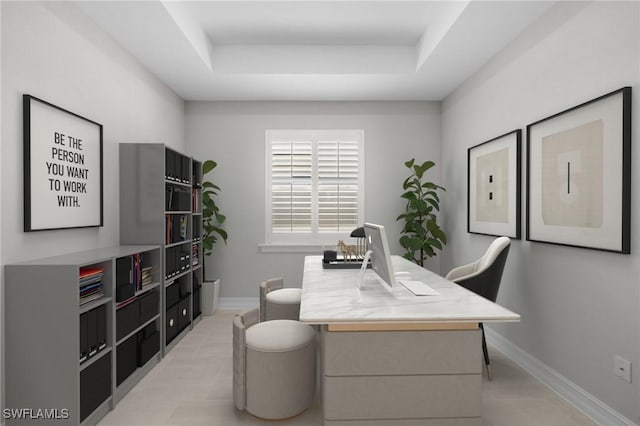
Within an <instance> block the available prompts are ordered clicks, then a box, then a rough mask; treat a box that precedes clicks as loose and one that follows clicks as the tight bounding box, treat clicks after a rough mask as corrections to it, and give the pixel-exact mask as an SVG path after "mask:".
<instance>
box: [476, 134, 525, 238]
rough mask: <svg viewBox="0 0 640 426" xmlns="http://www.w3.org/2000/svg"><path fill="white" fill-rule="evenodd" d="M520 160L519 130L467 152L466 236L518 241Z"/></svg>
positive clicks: (520, 225)
mask: <svg viewBox="0 0 640 426" xmlns="http://www.w3.org/2000/svg"><path fill="white" fill-rule="evenodd" d="M521 156H522V130H521V129H516V130H512V131H510V132H507V133H505V134H503V135H500V136H497V137H495V138H493V139H490V140H488V141H485V142H482V143H480V144H478V145H475V146H472V147H471V148H469V149H468V150H467V232H469V233H471V234H482V235H492V236H506V237H510V238H513V239H517V240H519V239H520V238H521V229H522V223H521V216H522V214H521V210H522V198H521V197H522V195H521V187H522V166H521V164H522V161H521ZM490 169H491V170H493V171H494V172H495V171H497V176H494V174H493V173H490V172H489V170H490ZM488 173H489V175H488V176H487V174H488ZM485 178H487V179H486V180H487V182H484V180H485ZM483 182H484V183H483ZM481 193H482V194H481ZM494 194H495V197H494ZM483 200H484V201H483Z"/></svg>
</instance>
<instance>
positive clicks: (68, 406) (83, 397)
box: [5, 246, 161, 425]
mask: <svg viewBox="0 0 640 426" xmlns="http://www.w3.org/2000/svg"><path fill="white" fill-rule="evenodd" d="M136 253H145V255H147V256H149V260H150V262H151V265H152V267H153V269H155V270H156V271H158V272H157V277H158V278H159V277H160V274H159V272H160V270H161V253H160V248H159V247H158V246H117V247H110V248H103V249H97V250H88V251H83V252H79V253H71V254H65V255H61V256H55V257H49V258H44V259H36V260H32V261H28V262H23V263H18V264H12V265H6V266H5V301H6V303H5V315H6V318H7V321H6V324H5V339H6V345H5V348H6V349H5V363H6V377H5V380H6V407H7V408H10V409H30V410H31V411H27V412H23V415H24V416H23V417H26V418H22V419H17V418H10V419H6V422H7V424H40V425H46V424H51V423H55V424H59V425H77V424H82V425H89V424H95V423H96V422H97V421H98V420H100V419H101V418H102V417H103V416H104V415H105V414H106V413H107V412H108V411H109V410H110V409H111V408H113V406H114V405H115V403H116V402H117V399H118V398H117V395H119V394H123V392H124V388H116V380H115V378H116V370H117V366H116V355H115V352H116V349H115V348H117V343H116V337H115V334H116V333H115V329H116V326H117V324H116V310H115V309H116V307H115V297H114V291H115V290H114V289H115V273H116V271H115V263H116V262H115V260H116V259H117V258H120V257H125V256H131V255H133V254H136ZM83 268H100V269H102V270H103V276H102V285H103V292H104V296H103V297H100V298H99V299H97V300H94V301H91V302H89V303H86V304H83V305H80V292H79V289H80V271H81V269H83ZM156 285H157V286H159V285H160V283H159V282H158V283H157V284H156ZM146 290H148V289H145V291H146ZM103 306H104V308H105V313H106V318H105V322H104V324H103V325H104V328H100V329H101V330H102V331H103V332H104V333H105V335H104V338H105V347H104V348H102V349H101V350H99V351H98V352H97V353H95V354H93V355H92V356H91V357H89V358H87V359H86V360H84V361H81V359H80V349H81V344H80V330H81V328H80V316H81V315H82V314H85V313H89V312H91V311H94V310H96V309H98V308H101V307H103ZM159 356H160V354H159V353H158V354H156V357H155V362H157V361H158V360H159V359H160V358H159ZM153 363H154V362H153V360H150V361H149V363H147V364H148V365H149V367H148V368H150V367H151V366H152V364H153ZM145 367H147V366H146V365H145ZM140 377H141V375H140V376H139V377H137V380H139V378H140ZM135 379H136V378H132V380H131V381H130V382H129V383H128V385H129V386H132V385H133V384H134V381H137V380H135ZM96 394H99V395H98V396H96ZM114 395H115V396H116V397H115V398H114ZM96 398H97V400H96ZM88 400H93V401H94V402H93V403H89V406H90V407H91V408H90V409H87V401H88ZM96 401H97V402H96ZM81 407H83V408H82V409H81ZM41 409H48V410H50V411H48V412H42V411H38V410H41ZM52 416H53V417H52Z"/></svg>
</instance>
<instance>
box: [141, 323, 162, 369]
mask: <svg viewBox="0 0 640 426" xmlns="http://www.w3.org/2000/svg"><path fill="white" fill-rule="evenodd" d="M159 350H160V333H158V332H157V331H154V332H153V333H150V335H149V336H146V335H145V332H144V330H143V331H141V332H140V333H138V367H142V366H143V365H145V364H146V363H147V361H149V360H150V359H151V358H153V356H154V355H155V354H157V353H158V351H159Z"/></svg>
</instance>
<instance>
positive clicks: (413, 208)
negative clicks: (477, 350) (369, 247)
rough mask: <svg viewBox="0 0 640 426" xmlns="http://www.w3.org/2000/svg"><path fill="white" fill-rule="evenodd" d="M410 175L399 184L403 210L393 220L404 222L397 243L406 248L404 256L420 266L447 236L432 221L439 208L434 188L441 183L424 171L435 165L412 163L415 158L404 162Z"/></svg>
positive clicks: (428, 162) (438, 186)
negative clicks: (434, 181) (428, 178)
mask: <svg viewBox="0 0 640 426" xmlns="http://www.w3.org/2000/svg"><path fill="white" fill-rule="evenodd" d="M404 165H405V166H406V167H407V168H408V169H409V170H411V175H410V176H409V177H407V178H406V179H405V181H404V183H403V184H402V189H403V190H404V191H405V192H404V193H403V194H402V195H401V197H402V198H404V199H405V200H407V203H406V206H405V210H404V213H402V214H401V215H399V216H398V217H397V218H396V221H404V226H403V227H402V231H401V234H402V236H401V237H400V245H401V246H402V247H403V248H404V249H405V250H406V253H405V254H404V255H403V257H404V258H406V259H409V260H411V261H413V262H415V263H417V264H418V265H420V266H424V261H425V260H426V259H427V258H428V257H432V256H435V255H436V249H437V250H442V247H443V246H444V245H445V244H447V236H446V235H445V233H444V231H443V230H442V229H441V228H440V225H438V223H437V221H436V219H437V218H436V212H438V211H439V210H440V197H439V196H438V191H439V190H442V191H446V190H445V189H444V188H443V187H442V186H440V185H436V184H435V183H433V182H430V181H428V180H426V179H425V176H424V174H425V172H426V171H427V170H429V169H430V168H432V167H433V166H435V163H434V162H433V161H425V162H424V163H422V164H416V162H415V159H413V158H412V159H411V160H409V161H407V162H405V163H404Z"/></svg>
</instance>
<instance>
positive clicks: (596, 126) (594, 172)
mask: <svg viewBox="0 0 640 426" xmlns="http://www.w3.org/2000/svg"><path fill="white" fill-rule="evenodd" d="M565 164H566V173H565ZM572 165H573V166H574V167H573V170H572ZM526 210H527V213H526V215H527V216H526V239H527V240H528V241H534V242H544V243H549V244H557V245H563V246H569V247H580V248H587V249H593V250H602V251H607V252H614V253H621V254H629V253H630V252H631V244H630V243H631V87H623V88H621V89H618V90H615V91H613V92H610V93H607V94H605V95H602V96H599V97H597V98H594V99H592V100H590V101H587V102H584V103H582V104H580V105H577V106H574V107H572V108H569V109H566V110H564V111H561V112H559V113H557V114H554V115H551V116H549V117H546V118H543V119H542V120H538V121H536V122H534V123H531V124H529V125H528V126H527V201H526Z"/></svg>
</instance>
